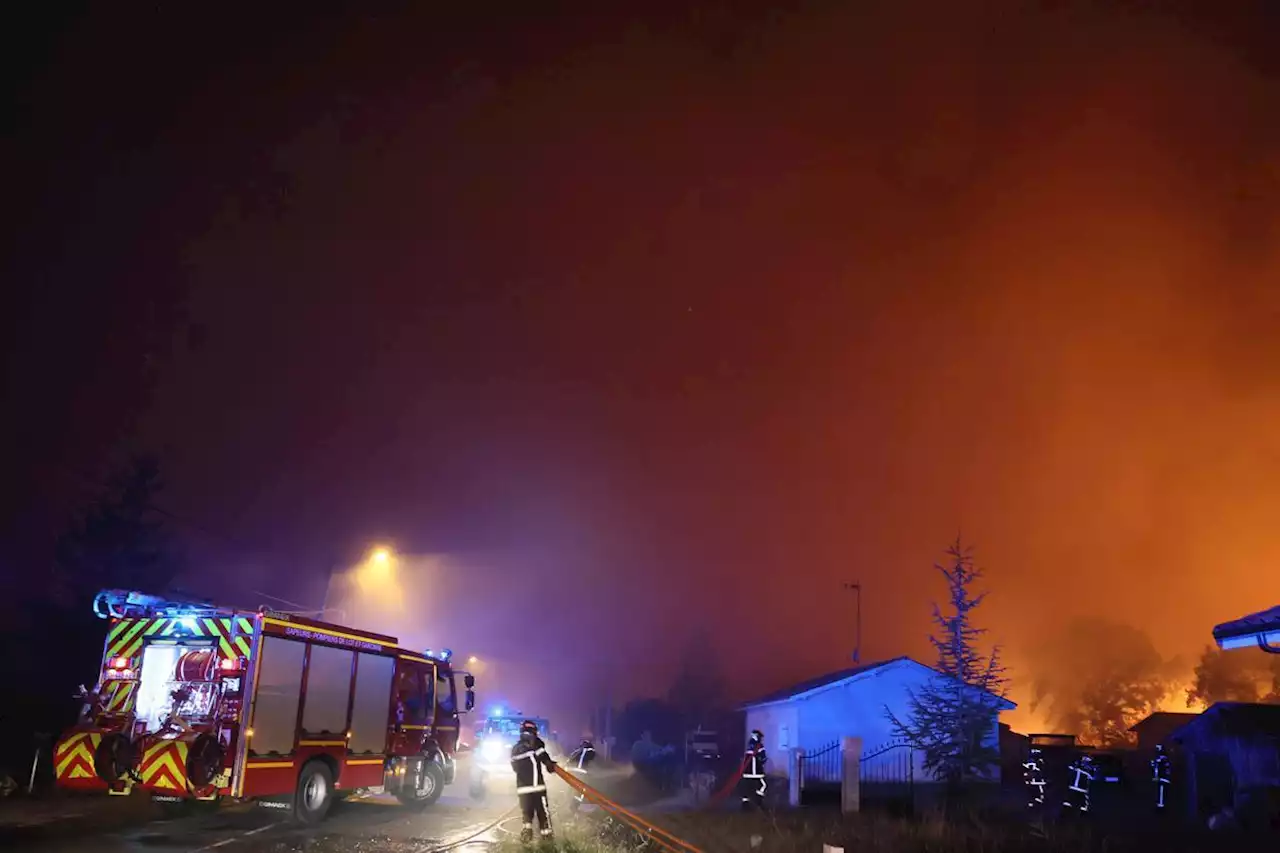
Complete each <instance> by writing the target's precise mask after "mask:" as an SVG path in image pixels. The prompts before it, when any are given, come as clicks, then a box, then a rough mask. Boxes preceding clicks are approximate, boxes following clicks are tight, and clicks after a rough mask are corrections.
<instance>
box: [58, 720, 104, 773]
mask: <svg viewBox="0 0 1280 853" xmlns="http://www.w3.org/2000/svg"><path fill="white" fill-rule="evenodd" d="M101 741H102V735H101V734H98V733H97V732H81V733H79V734H73V735H70V736H68V737H67V738H65V739H64V740H62V741H60V742H59V743H58V746H57V748H55V749H54V751H53V769H54V774H55V775H56V777H57V779H58V780H59V781H62V780H64V779H92V778H94V777H96V776H97V775H98V774H97V773H96V772H95V771H94V769H93V754H94V752H96V751H97V749H98V744H99V743H101Z"/></svg>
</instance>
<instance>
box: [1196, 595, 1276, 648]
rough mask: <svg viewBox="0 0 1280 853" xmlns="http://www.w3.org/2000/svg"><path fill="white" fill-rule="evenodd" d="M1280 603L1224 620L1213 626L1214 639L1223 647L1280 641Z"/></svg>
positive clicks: (1238, 646)
mask: <svg viewBox="0 0 1280 853" xmlns="http://www.w3.org/2000/svg"><path fill="white" fill-rule="evenodd" d="M1269 635H1270V636H1269ZM1278 635H1280V604H1277V605H1276V606H1275V607H1272V608H1271V609H1270V610H1261V611H1259V612H1257V613H1250V614H1249V615H1248V616H1241V617H1240V618H1239V619H1232V620H1231V621H1230V622H1223V623H1222V624H1221V625H1215V626H1214V628H1213V639H1214V640H1215V641H1216V642H1217V643H1218V646H1219V647H1221V648H1223V649H1229V648H1242V647H1244V646H1253V645H1263V643H1264V641H1265V642H1268V643H1272V644H1276V643H1280V636H1278Z"/></svg>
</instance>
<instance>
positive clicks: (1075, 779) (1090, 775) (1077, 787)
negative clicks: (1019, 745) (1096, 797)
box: [1022, 746, 1173, 815]
mask: <svg viewBox="0 0 1280 853" xmlns="http://www.w3.org/2000/svg"><path fill="white" fill-rule="evenodd" d="M1022 767H1023V774H1022V776H1023V779H1024V781H1025V782H1026V785H1027V808H1029V809H1033V810H1036V811H1041V810H1043V809H1044V807H1045V788H1046V787H1047V785H1048V780H1047V779H1046V778H1045V769H1044V752H1043V751H1042V750H1041V749H1040V748H1039V747H1036V746H1033V747H1031V752H1030V754H1029V755H1028V756H1027V760H1026V761H1025V762H1023V764H1022ZM1067 774H1068V777H1069V778H1068V782H1067V792H1066V795H1065V796H1064V797H1063V800H1062V807H1063V809H1065V810H1066V811H1067V813H1069V814H1080V815H1086V814H1088V813H1089V805H1090V793H1091V790H1092V788H1093V781H1094V778H1095V776H1096V774H1097V763H1096V762H1095V761H1094V760H1093V756H1091V755H1088V754H1085V755H1081V756H1079V757H1078V758H1076V760H1075V761H1073V762H1071V764H1070V765H1068V766H1067ZM1172 775H1173V774H1172V763H1171V762H1170V761H1169V756H1168V755H1166V754H1165V751H1164V747H1163V746H1157V747H1156V754H1155V757H1154V758H1152V759H1151V781H1152V782H1153V783H1154V784H1155V801H1154V803H1153V805H1154V807H1155V810H1156V812H1157V813H1160V814H1163V813H1164V810H1165V807H1166V805H1167V803H1168V793H1169V786H1170V785H1171V784H1172Z"/></svg>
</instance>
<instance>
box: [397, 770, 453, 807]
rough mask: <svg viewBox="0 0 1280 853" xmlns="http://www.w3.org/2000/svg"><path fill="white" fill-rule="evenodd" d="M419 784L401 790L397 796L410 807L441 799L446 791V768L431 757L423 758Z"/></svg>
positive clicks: (429, 803) (424, 805)
mask: <svg viewBox="0 0 1280 853" xmlns="http://www.w3.org/2000/svg"><path fill="white" fill-rule="evenodd" d="M416 781H417V784H416V785H415V786H414V787H413V788H410V789H409V790H401V791H400V793H398V794H396V797H397V798H398V799H399V800H400V802H401V803H403V804H404V805H406V806H408V807H409V808H415V809H421V808H426V807H427V806H429V805H431V804H432V803H434V802H435V801H436V800H438V799H440V795H441V794H443V793H444V768H443V767H441V766H440V764H439V762H437V761H433V760H432V759H430V758H424V759H422V770H421V775H419V776H418V778H417V780H416Z"/></svg>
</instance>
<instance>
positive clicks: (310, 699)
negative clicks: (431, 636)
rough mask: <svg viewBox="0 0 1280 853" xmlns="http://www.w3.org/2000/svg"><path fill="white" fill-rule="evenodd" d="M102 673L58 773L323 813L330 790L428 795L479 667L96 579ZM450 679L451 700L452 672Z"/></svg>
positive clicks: (442, 772) (300, 814) (347, 631)
mask: <svg viewBox="0 0 1280 853" xmlns="http://www.w3.org/2000/svg"><path fill="white" fill-rule="evenodd" d="M94 610H95V612H97V614H98V616H100V617H101V618H103V619H108V620H110V624H111V627H110V629H109V631H108V632H107V641H106V645H105V648H104V650H103V656H102V673H101V678H100V680H99V682H98V684H97V685H96V686H95V687H94V689H93V690H92V691H88V690H85V689H84V688H83V687H82V688H81V695H80V697H78V698H80V699H82V700H83V702H84V706H83V709H82V711H81V714H80V720H79V722H78V723H77V724H76V726H75V727H74V728H72V729H71V730H70V731H69V732H67V733H66V734H65V735H64V736H63V737H62V739H61V740H59V741H58V743H57V745H56V746H55V749H54V768H55V772H56V774H57V780H58V784H59V785H60V786H62V787H65V788H71V789H78V790H99V791H102V790H105V791H107V792H108V793H110V794H115V795H124V794H129V793H130V792H131V791H132V789H133V788H134V787H135V786H141V787H142V788H144V789H146V790H147V791H149V792H150V793H151V795H152V797H153V799H156V800H160V801H162V802H183V801H187V800H203V801H217V800H218V799H220V798H224V797H225V798H232V799H236V800H258V801H259V802H260V803H261V804H262V805H266V806H271V807H275V808H283V809H291V810H292V812H293V814H294V816H295V817H296V818H297V819H298V820H300V821H303V822H306V823H314V822H318V821H320V820H322V819H323V818H324V816H325V815H326V813H327V812H328V810H329V807H330V805H332V803H333V800H334V798H335V797H341V796H345V795H349V794H351V793H355V792H357V791H363V792H368V793H381V792H385V793H389V794H394V795H395V796H396V797H397V798H398V799H399V800H400V801H401V802H402V803H404V804H405V805H408V806H418V807H421V806H426V805H430V804H431V803H434V802H435V801H436V800H437V799H439V797H440V794H441V792H442V790H443V788H444V786H445V785H447V784H450V783H452V782H453V781H454V779H455V777H456V775H457V757H456V752H457V746H458V736H459V731H460V727H459V714H462V713H466V712H467V711H470V710H471V709H472V708H473V707H474V705H475V691H474V687H475V678H474V677H473V676H472V675H471V674H470V673H463V672H457V671H455V670H454V669H453V667H452V665H451V664H450V662H449V658H450V657H451V653H450V652H448V650H445V651H443V652H440V653H433V652H431V651H429V650H428V651H426V652H417V651H409V650H406V649H402V648H399V646H398V641H397V640H396V638H395V637H388V636H385V635H382V634H372V633H369V632H367V631H358V630H355V629H353V628H346V627H343V626H341V625H333V624H329V623H326V622H320V621H317V620H313V619H305V618H301V617H298V616H295V615H290V614H285V613H278V612H274V611H271V610H267V609H265V608H264V609H262V610H259V611H256V612H255V611H243V610H233V609H227V608H219V607H215V606H213V605H211V604H197V603H191V602H181V601H173V600H168V599H165V598H162V597H158V596H151V595H146V594H143V593H138V592H127V591H123V590H106V591H103V592H101V593H99V594H98V597H97V599H96V600H95V601H94ZM455 675H462V676H463V683H464V685H465V694H464V706H463V707H462V708H459V707H458V702H457V700H458V695H457V693H458V691H457V688H456V686H455V684H454V676H455Z"/></svg>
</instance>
